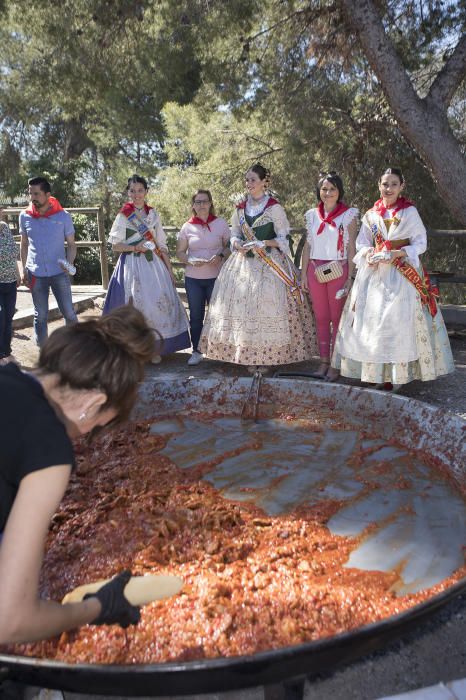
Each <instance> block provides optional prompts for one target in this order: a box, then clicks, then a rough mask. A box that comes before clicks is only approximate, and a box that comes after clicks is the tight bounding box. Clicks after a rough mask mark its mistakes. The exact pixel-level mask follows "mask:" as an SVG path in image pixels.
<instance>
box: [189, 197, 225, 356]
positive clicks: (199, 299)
mask: <svg viewBox="0 0 466 700" xmlns="http://www.w3.org/2000/svg"><path fill="white" fill-rule="evenodd" d="M191 207H192V213H193V215H192V217H191V218H190V219H189V221H187V222H186V223H185V224H183V226H182V227H181V230H180V232H179V234H178V242H177V245H176V255H177V257H178V260H180V262H182V263H184V264H185V265H186V267H185V271H184V281H185V287H186V296H187V298H188V306H189V325H190V329H191V342H192V344H193V353H192V355H191V357H190V358H189V360H188V365H198V364H199V362H201V361H202V353H201V352H199V348H198V345H199V338H200V337H201V331H202V326H203V323H204V316H205V307H206V304H209V302H210V297H211V296H212V290H213V288H214V284H215V280H216V279H217V277H218V273H219V272H220V268H221V266H222V263H223V261H224V259H225V257H226V256H227V255H228V254H229V252H230V249H229V248H228V247H227V246H228V243H229V240H230V228H229V226H228V224H227V222H226V221H225V219H221V218H220V217H217V216H215V212H214V203H213V201H212V195H211V194H210V192H209V190H197V192H196V193H195V194H194V195H193V196H192V199H191Z"/></svg>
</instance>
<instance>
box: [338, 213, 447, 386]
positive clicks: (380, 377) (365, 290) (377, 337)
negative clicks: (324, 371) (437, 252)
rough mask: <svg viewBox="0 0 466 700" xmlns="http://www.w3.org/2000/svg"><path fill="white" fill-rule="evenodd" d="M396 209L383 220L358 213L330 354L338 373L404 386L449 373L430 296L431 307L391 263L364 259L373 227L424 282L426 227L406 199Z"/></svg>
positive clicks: (444, 342) (437, 314)
mask: <svg viewBox="0 0 466 700" xmlns="http://www.w3.org/2000/svg"><path fill="white" fill-rule="evenodd" d="M395 207H396V205H394V208H393V209H390V210H385V211H386V213H384V217H385V218H384V217H383V216H382V215H381V214H380V213H379V212H378V211H377V210H376V209H375V208H373V209H370V210H369V211H368V212H367V213H366V214H365V215H364V217H363V222H362V227H361V230H360V232H359V235H358V238H357V240H356V251H357V253H356V256H355V258H354V262H355V263H356V265H357V268H358V272H357V275H356V280H355V283H354V285H353V287H352V290H351V293H350V295H349V298H348V300H347V302H346V305H345V308H344V310H343V313H342V317H341V321H340V325H339V330H338V335H337V339H336V343H335V351H334V354H333V358H332V366H333V367H335V368H336V369H338V370H340V373H341V374H342V375H343V376H345V377H354V378H358V379H361V380H362V381H364V382H373V383H381V382H392V383H393V384H406V383H407V382H410V381H412V380H414V379H419V380H421V381H429V380H432V379H435V378H436V377H438V376H440V375H443V374H448V373H450V372H453V371H454V362H453V357H452V353H451V348H450V342H449V339H448V335H447V331H446V328H445V323H444V321H443V318H442V314H441V312H440V309H439V308H438V307H437V305H436V304H435V302H434V300H433V298H432V296H430V301H431V304H430V305H429V304H428V303H422V301H421V295H420V293H419V292H418V291H417V289H416V287H415V286H414V285H413V284H412V283H411V282H410V281H409V280H408V279H406V277H404V276H403V274H401V273H400V271H399V270H398V269H397V268H396V267H395V266H394V265H393V264H384V263H379V264H377V265H369V263H368V262H367V259H366V253H367V252H368V250H369V249H370V248H373V247H376V242H375V240H374V233H375V232H376V231H378V232H379V234H376V235H379V236H380V234H381V237H382V238H381V239H380V240H382V239H383V241H388V244H385V243H383V244H382V245H388V247H391V248H392V249H399V248H404V250H405V251H406V253H407V258H406V262H407V263H409V264H410V265H411V266H412V267H413V268H414V270H415V273H416V272H417V273H418V274H419V277H420V280H421V282H422V283H423V284H424V283H425V280H424V272H423V269H422V265H421V264H420V261H419V255H420V254H421V253H423V252H424V251H425V250H426V247H427V237H426V229H425V227H424V225H423V223H422V221H421V218H420V216H419V214H418V211H417V209H416V207H415V206H413V205H412V204H411V203H410V202H408V201H407V200H405V205H404V208H402V209H401V210H397V209H396V208H395ZM378 247H380V246H378ZM401 260H403V258H402V259H401ZM434 311H435V313H434V314H433V312H434Z"/></svg>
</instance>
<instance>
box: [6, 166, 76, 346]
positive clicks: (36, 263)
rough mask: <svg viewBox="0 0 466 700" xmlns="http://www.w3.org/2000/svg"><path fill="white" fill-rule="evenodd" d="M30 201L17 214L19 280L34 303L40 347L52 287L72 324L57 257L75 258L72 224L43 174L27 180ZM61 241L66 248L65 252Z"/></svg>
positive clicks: (66, 278) (68, 289)
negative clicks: (27, 290) (21, 272)
mask: <svg viewBox="0 0 466 700" xmlns="http://www.w3.org/2000/svg"><path fill="white" fill-rule="evenodd" d="M28 185H29V199H30V200H31V203H30V205H29V207H28V208H27V209H25V211H22V212H21V214H20V215H19V231H20V233H21V262H22V263H23V270H24V275H23V283H24V284H26V285H27V286H28V287H29V289H30V290H31V294H32V301H33V304H34V333H35V338H36V343H37V345H39V346H40V347H41V346H42V345H43V344H44V342H45V340H46V338H47V317H48V312H49V291H50V289H52V292H53V295H54V297H55V299H56V300H57V304H58V308H59V309H60V311H61V313H62V314H63V317H64V318H65V322H66V323H67V324H68V323H75V322H76V321H77V317H76V313H75V311H74V309H73V301H72V298H71V284H70V278H69V275H68V272H65V270H64V268H63V267H62V265H61V264H60V263H59V262H58V261H59V260H60V259H62V260H63V259H64V260H67V261H68V262H69V263H71V264H73V262H74V259H75V257H76V243H75V240H74V226H73V222H72V220H71V216H70V215H69V214H68V212H67V211H65V210H64V209H63V207H62V206H61V205H60V203H59V202H58V200H57V199H55V197H52V196H51V194H50V190H51V188H50V184H49V182H48V181H47V180H46V179H45V178H44V177H33V178H31V179H30V180H29V181H28ZM65 241H66V243H67V249H66V253H65Z"/></svg>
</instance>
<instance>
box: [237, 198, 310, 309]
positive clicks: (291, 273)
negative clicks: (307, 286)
mask: <svg viewBox="0 0 466 700" xmlns="http://www.w3.org/2000/svg"><path fill="white" fill-rule="evenodd" d="M238 220H239V224H240V227H241V231H242V233H243V235H244V237H245V238H246V239H247V240H248V241H255V240H256V237H255V236H254V233H253V231H252V229H251V227H250V226H249V225H248V223H247V221H246V217H245V214H244V209H243V208H238ZM256 221H257V220H256ZM254 252H255V253H256V254H257V255H258V256H259V258H260V259H261V260H262V262H263V263H264V264H265V265H268V266H269V267H270V269H271V270H272V272H273V273H274V274H275V275H276V276H277V277H278V278H279V279H280V280H281V281H282V282H283V283H284V284H286V286H287V287H288V289H289V290H290V293H291V295H292V296H293V297H294V299H295V301H297V302H298V304H302V303H303V293H302V290H301V287H300V284H299V280H298V276H297V274H296V270H295V268H294V266H293V265H292V264H291V261H290V260H288V257H287V256H286V255H284V254H283V253H282V258H283V260H284V262H285V263H286V266H287V268H288V272H286V271H285V270H284V269H283V268H282V267H281V266H280V265H279V264H278V263H276V262H275V260H272V258H271V257H270V256H269V255H267V253H266V252H265V250H264V249H263V248H258V249H256V250H255V251H254ZM280 252H281V251H280Z"/></svg>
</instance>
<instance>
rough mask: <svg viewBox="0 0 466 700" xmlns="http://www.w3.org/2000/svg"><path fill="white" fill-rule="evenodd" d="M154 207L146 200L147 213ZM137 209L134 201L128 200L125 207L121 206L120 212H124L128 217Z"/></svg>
mask: <svg viewBox="0 0 466 700" xmlns="http://www.w3.org/2000/svg"><path fill="white" fill-rule="evenodd" d="M151 209H152V207H150V206H149V205H148V204H146V203H145V202H144V213H145V214H146V215H147V214H148V213H149V212H150V210H151ZM135 210H136V207H135V206H134V204H133V203H132V202H127V203H126V204H125V205H124V207H121V209H120V214H123V215H124V216H126V217H128V216H130V215H131V214H132V213H133V212H134V211H135Z"/></svg>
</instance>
